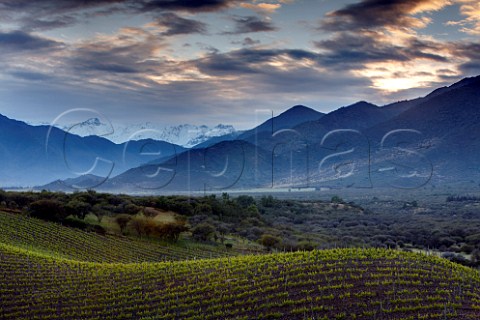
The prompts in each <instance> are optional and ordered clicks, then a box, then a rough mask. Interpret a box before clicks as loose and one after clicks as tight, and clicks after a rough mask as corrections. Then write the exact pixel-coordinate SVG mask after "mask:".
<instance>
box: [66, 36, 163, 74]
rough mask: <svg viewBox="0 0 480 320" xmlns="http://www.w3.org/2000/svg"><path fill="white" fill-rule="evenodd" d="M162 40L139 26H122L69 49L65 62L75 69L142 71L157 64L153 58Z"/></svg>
mask: <svg viewBox="0 0 480 320" xmlns="http://www.w3.org/2000/svg"><path fill="white" fill-rule="evenodd" d="M163 46H164V43H163V42H162V40H161V39H159V38H158V37H157V36H155V35H154V34H152V33H150V32H147V31H145V30H143V29H140V28H123V29H121V30H120V31H119V33H117V34H115V35H112V36H98V37H96V38H94V39H91V40H89V41H84V42H82V43H80V44H79V45H77V46H76V47H75V48H72V55H71V57H70V58H69V59H70V60H69V61H68V65H70V66H72V67H73V68H74V69H75V70H76V72H82V73H84V72H91V71H96V72H97V73H100V74H102V73H105V74H106V75H108V74H109V73H126V74H128V73H143V72H148V71H149V70H150V69H151V68H152V67H153V66H155V65H158V59H153V58H154V57H155V56H156V55H157V53H158V50H160V49H161V48H162V47H163Z"/></svg>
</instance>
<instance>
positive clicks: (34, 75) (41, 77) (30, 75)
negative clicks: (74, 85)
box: [9, 71, 52, 81]
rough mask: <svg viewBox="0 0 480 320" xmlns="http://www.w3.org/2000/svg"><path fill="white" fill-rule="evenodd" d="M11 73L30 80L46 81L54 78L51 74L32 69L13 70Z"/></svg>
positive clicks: (16, 76)
mask: <svg viewBox="0 0 480 320" xmlns="http://www.w3.org/2000/svg"><path fill="white" fill-rule="evenodd" d="M9 74H10V75H11V76H14V77H15V78H18V79H22V80H28V81H46V80H49V79H52V76H51V75H48V74H44V73H39V72H31V71H12V72H10V73H9Z"/></svg>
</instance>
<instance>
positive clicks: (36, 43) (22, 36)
mask: <svg viewBox="0 0 480 320" xmlns="http://www.w3.org/2000/svg"><path fill="white" fill-rule="evenodd" d="M61 46H62V44H61V43H60V42H57V41H53V40H49V39H46V38H42V37H38V36H34V35H31V34H28V33H26V32H23V31H12V32H0V47H1V48H2V52H5V51H7V52H24V51H38V50H46V49H56V48H59V47H61ZM0 54H1V53H0Z"/></svg>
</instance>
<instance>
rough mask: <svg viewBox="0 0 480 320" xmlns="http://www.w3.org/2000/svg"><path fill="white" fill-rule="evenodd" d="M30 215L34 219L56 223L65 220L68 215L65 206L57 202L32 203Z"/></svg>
mask: <svg viewBox="0 0 480 320" xmlns="http://www.w3.org/2000/svg"><path fill="white" fill-rule="evenodd" d="M28 213H29V215H30V216H32V217H35V218H38V219H42V220H47V221H55V222H59V221H63V220H65V218H66V217H67V215H68V214H67V213H66V211H65V208H64V206H63V204H62V203H61V202H60V201H57V200H38V201H35V202H32V203H31V204H30V208H29V210H28Z"/></svg>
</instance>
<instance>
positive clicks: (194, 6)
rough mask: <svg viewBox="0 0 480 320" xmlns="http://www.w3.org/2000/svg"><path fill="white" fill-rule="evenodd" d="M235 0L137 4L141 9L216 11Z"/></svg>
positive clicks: (167, 0) (169, 0) (165, 0)
mask: <svg viewBox="0 0 480 320" xmlns="http://www.w3.org/2000/svg"><path fill="white" fill-rule="evenodd" d="M238 2H239V1H237V0H154V1H140V2H139V3H140V4H137V6H138V8H139V9H140V10H141V11H144V12H145V11H158V10H159V11H165V10H179V11H192V12H199V11H218V10H222V9H225V8H228V7H229V6H231V5H232V4H234V3H238Z"/></svg>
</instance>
